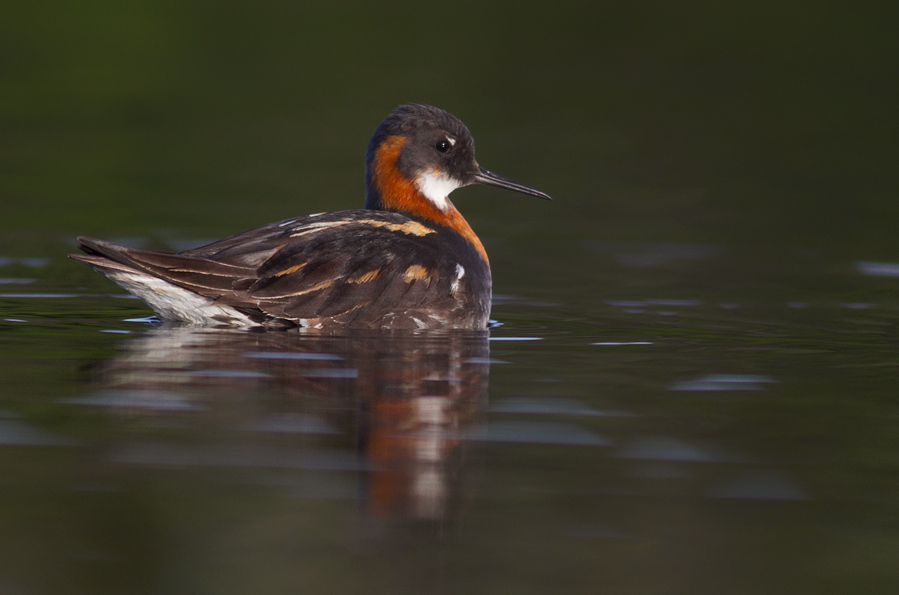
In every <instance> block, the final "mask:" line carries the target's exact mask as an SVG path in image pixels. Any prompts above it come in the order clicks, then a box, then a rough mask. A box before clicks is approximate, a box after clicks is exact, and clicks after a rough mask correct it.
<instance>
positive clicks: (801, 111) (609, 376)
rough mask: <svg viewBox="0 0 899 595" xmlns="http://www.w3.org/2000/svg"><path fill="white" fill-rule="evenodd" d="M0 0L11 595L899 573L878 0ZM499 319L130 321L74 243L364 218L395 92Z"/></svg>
mask: <svg viewBox="0 0 899 595" xmlns="http://www.w3.org/2000/svg"><path fill="white" fill-rule="evenodd" d="M2 12H3V15H2V18H0V90H2V93H0V513H2V514H0V593H15V594H19V593H24V594H32V593H35V594H42V593H67V594H69V593H90V594H99V593H110V594H112V593H116V594H119V593H247V592H259V593H296V592H306V593H335V592H337V593H353V592H375V593H382V592H383V593H421V592H435V593H634V594H647V593H709V594H712V593H738V594H740V593H772V592H773V593H821V592H835V593H843V592H845V593H850V592H851V593H869V592H870V593H875V592H876V593H879V592H894V591H895V590H896V589H897V588H899V564H897V560H899V430H897V427H899V425H897V424H899V344H897V330H899V329H897V325H899V297H897V296H899V235H897V234H896V233H895V230H896V222H897V220H899V201H897V200H896V198H897V190H899V174H897V171H899V170H897V168H896V167H895V164H896V163H897V160H899V159H897V158H899V154H897V153H899V151H897V146H899V145H897V143H896V140H895V139H896V138H897V137H899V126H897V118H896V116H895V111H896V110H895V106H896V105H899V100H897V99H899V97H897V78H896V76H895V72H896V71H897V66H899V64H897V61H899V51H897V48H896V41H895V30H896V18H895V17H896V16H897V15H896V9H895V8H894V7H893V6H892V5H887V4H884V5H882V6H877V5H876V4H875V5H868V6H866V7H855V8H852V9H851V10H850V9H848V8H847V9H836V8H826V7H822V6H821V5H820V4H817V3H805V2H794V3H790V4H788V5H783V4H775V3H771V4H761V5H760V4H756V5H753V7H752V8H748V7H736V6H735V7H725V6H715V5H710V4H704V3H692V4H686V5H684V4H679V5H670V6H669V5H668V4H666V3H653V2H644V3H632V4H627V5H620V6H617V5H603V4H597V3H583V4H577V3H572V4H560V5H552V6H545V5H543V6H540V5H533V6H532V5H515V6H514V7H513V6H508V5H504V4H501V3H485V2H481V3H461V4H456V5H452V6H449V5H441V7H440V8H434V9H432V8H428V7H425V6H423V5H411V4H410V5H401V4H397V5H391V6H377V7H376V6H374V5H368V4H357V3H340V4H338V5H335V6H328V5H326V4H319V5H315V6H306V5H302V4H295V5H286V4H281V3H256V4H253V5H246V6H244V5H240V4H235V5H228V4H222V3H198V2H192V3H164V2H153V3H149V2H147V3H132V4H128V5H127V6H125V5H118V4H109V5H104V4H103V3H96V4H91V5H89V6H88V5H83V4H75V5H70V4H65V3H58V4H53V3H41V5H40V6H38V5H29V4H20V5H19V6H17V7H4V8H3V9H2ZM406 101H421V102H428V103H432V104H435V105H438V106H440V107H443V108H445V109H448V110H450V111H452V112H454V113H455V114H456V115H458V116H459V117H460V118H462V119H463V120H464V121H465V122H466V123H467V124H468V125H469V127H470V128H471V129H472V131H473V133H474V135H475V137H476V139H477V141H478V157H479V161H480V162H481V163H482V164H484V165H485V166H486V167H488V168H490V169H492V170H494V171H497V172H498V173H501V174H504V175H508V176H511V177H513V178H515V179H518V180H520V181H522V182H525V183H528V184H533V185H534V186H536V187H538V188H541V189H542V190H545V191H547V192H549V193H550V194H552V195H553V196H554V197H555V198H556V200H555V201H554V202H553V203H545V202H543V201H539V200H529V199H527V198H525V197H520V196H516V195H513V194H508V193H503V192H501V191H498V190H494V189H489V188H466V189H462V190H460V191H458V192H456V193H454V194H453V200H454V202H455V204H456V205H457V206H458V207H459V208H460V210H462V212H463V213H464V214H465V215H466V217H467V218H468V219H469V221H470V223H471V224H472V226H473V227H474V228H475V230H476V231H477V232H478V234H479V235H480V236H481V238H482V239H483V240H484V243H485V245H486V247H487V250H488V251H489V253H490V257H491V263H492V266H493V270H494V281H495V291H496V293H497V295H496V296H495V298H496V299H495V304H494V310H493V318H495V319H496V320H498V321H499V322H500V323H502V325H501V326H498V327H496V328H493V329H491V331H490V333H489V336H488V335H478V334H451V335H439V336H415V337H408V336H386V337H385V336H372V335H351V336H347V337H330V338H317V337H311V336H303V337H301V336H298V335H296V334H292V333H237V332H216V331H198V330H191V329H184V328H166V327H162V326H159V325H156V324H151V323H148V322H146V321H144V320H142V319H143V318H145V317H147V316H149V315H150V312H149V310H147V309H146V307H144V306H143V304H142V303H141V302H140V301H138V300H134V299H127V298H126V297H125V296H123V295H122V294H121V293H120V290H119V289H118V288H117V287H115V286H114V285H112V284H111V283H109V282H108V281H106V280H105V279H104V278H103V277H102V276H100V275H98V274H96V273H94V272H92V271H91V270H89V269H88V268H87V267H84V266H81V265H78V264H77V263H74V262H72V261H69V260H67V259H66V257H65V255H66V254H67V253H68V252H69V251H70V250H72V249H73V246H74V240H73V238H74V236H75V235H78V234H86V235H95V236H98V237H105V238H109V239H126V240H129V241H132V242H135V243H137V244H143V245H145V246H147V247H158V248H165V249H181V248H185V247H187V246H189V245H195V244H196V243H197V242H198V241H202V240H204V239H215V238H217V237H222V236H225V235H229V234H231V233H235V232H238V231H242V230H244V229H248V228H250V227H253V226H255V225H260V224H264V223H267V222H270V221H275V220H279V219H284V218H287V217H291V216H296V215H300V214H305V213H313V212H318V211H322V210H335V209H343V208H353V207H357V206H360V205H361V202H362V198H361V197H362V194H363V192H362V152H363V149H364V146H365V143H366V142H367V139H368V136H369V135H370V134H371V132H372V130H373V129H374V127H375V126H376V125H377V123H378V122H379V121H380V119H381V118H382V117H383V116H384V115H385V114H386V113H387V112H389V111H390V110H391V109H393V107H395V106H396V105H397V104H399V103H403V102H406Z"/></svg>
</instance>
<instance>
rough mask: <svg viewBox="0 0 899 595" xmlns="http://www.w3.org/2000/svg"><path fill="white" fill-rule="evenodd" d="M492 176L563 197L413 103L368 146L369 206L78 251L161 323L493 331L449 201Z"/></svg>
mask: <svg viewBox="0 0 899 595" xmlns="http://www.w3.org/2000/svg"><path fill="white" fill-rule="evenodd" d="M472 184H487V185H490V186H497V187H500V188H506V189H509V190H513V191H516V192H520V193H523V194H527V195H532V196H536V197H539V198H543V199H547V200H552V198H551V197H550V196H549V195H548V194H546V193H544V192H542V191H540V190H537V189H536V188H532V187H530V186H526V185H524V184H521V183H519V182H516V181H514V180H512V179H510V178H506V177H504V176H501V175H498V174H495V173H493V172H491V171H489V170H487V169H485V168H483V167H481V166H480V165H479V164H478V162H477V160H476V159H475V143H474V138H473V137H472V135H471V132H470V131H469V129H468V128H467V127H466V126H465V124H463V123H462V121H461V120H459V119H458V118H457V117H455V116H453V115H452V114H450V113H449V112H447V111H444V110H442V109H439V108H436V107H433V106H430V105H424V104H418V103H407V104H404V105H401V106H399V107H398V108H396V109H395V110H394V111H393V112H391V113H390V114H389V115H388V116H387V117H386V118H384V120H383V121H382V122H381V123H380V125H379V126H378V127H377V128H376V129H375V132H374V134H373V135H372V137H371V140H370V141H369V143H368V146H367V148H366V151H365V204H364V208H363V209H353V210H342V211H334V212H330V213H317V214H312V215H305V216H301V217H295V218H292V219H286V220H284V221H279V222H275V223H270V224H268V225H263V226H262V227H258V228H256V229H252V230H250V231H246V232H243V233H239V234H237V235H234V236H231V237H228V238H225V239H222V240H218V241H215V242H213V243H211V244H208V245H205V246H202V247H199V248H196V249H193V250H187V251H185V252H179V253H170V252H159V251H152V250H142V249H137V248H132V247H128V246H123V245H120V244H116V243H113V242H109V241H106V240H100V239H95V238H90V237H79V238H78V248H79V249H80V250H81V251H82V252H83V254H70V255H69V257H70V258H73V259H74V260H76V261H80V262H82V263H85V264H87V265H89V266H91V267H93V268H94V269H95V270H97V271H99V272H101V273H103V274H104V275H106V276H107V277H108V278H109V279H110V280H112V281H114V282H115V283H117V284H118V285H120V286H121V287H123V288H124V289H126V290H127V291H129V292H130V293H132V294H134V295H136V296H137V297H139V298H141V299H143V300H144V301H145V302H146V303H147V304H148V305H149V306H150V307H151V308H152V309H153V310H155V312H156V314H157V315H158V318H159V319H161V320H162V321H163V322H175V323H180V324H187V325H194V326H208V327H237V328H247V329H250V328H256V327H263V328H294V327H299V328H303V329H322V330H331V331H333V330H340V329H381V330H406V329H408V330H419V329H422V330H440V329H470V330H481V329H485V328H486V327H487V325H488V322H489V316H490V305H491V299H492V280H491V272H490V262H489V260H488V257H487V252H486V250H484V246H483V244H482V243H481V241H480V240H479V239H478V237H477V235H475V232H474V231H473V230H472V228H471V226H470V225H469V224H468V222H467V221H466V220H465V218H464V217H462V214H461V213H460V212H459V211H458V209H456V207H455V206H454V205H453V203H452V202H450V200H449V194H450V193H451V192H452V191H454V190H456V189H457V188H460V187H463V186H469V185H472Z"/></svg>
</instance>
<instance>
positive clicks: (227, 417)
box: [72, 326, 489, 522]
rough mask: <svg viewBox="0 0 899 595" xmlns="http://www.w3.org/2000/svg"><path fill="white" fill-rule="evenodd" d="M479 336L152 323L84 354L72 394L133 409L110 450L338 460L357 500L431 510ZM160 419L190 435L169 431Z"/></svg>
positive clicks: (465, 405)
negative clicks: (93, 383)
mask: <svg viewBox="0 0 899 595" xmlns="http://www.w3.org/2000/svg"><path fill="white" fill-rule="evenodd" d="M487 338H488V335H487V332H480V331H464V332H458V331H453V332H442V333H439V334H437V333H430V334H424V335H422V334H411V333H382V332H365V333H354V334H345V335H340V336H335V335H311V334H297V333H296V332H258V333H253V332H243V331H230V330H214V329H195V328H188V327H166V326H162V327H157V328H153V329H150V330H148V331H147V332H146V334H144V335H142V336H140V337H136V338H132V339H128V340H126V342H125V343H124V344H122V346H121V349H120V353H119V354H118V355H117V356H116V357H114V358H112V359H109V360H106V361H103V362H101V363H100V364H98V365H96V366H95V367H94V371H95V372H96V376H97V377H98V382H97V387H96V388H97V390H95V391H93V392H92V393H90V394H87V395H85V396H83V397H80V398H78V399H73V400H72V402H74V403H77V404H81V405H91V406H100V407H104V408H106V410H107V411H109V412H110V414H111V415H115V416H121V417H124V418H129V419H132V420H137V421H138V422H141V423H139V424H137V426H138V427H140V428H141V429H140V430H139V433H140V436H139V440H138V441H137V442H133V443H131V444H129V445H126V447H125V448H124V450H123V451H122V452H120V453H118V454H117V455H116V456H114V460H116V461H117V462H119V463H127V464H130V465H153V466H157V467H158V466H163V467H169V466H171V467H178V468H184V467H190V466H223V467H253V468H264V469H276V470H282V471H286V472H295V471H296V470H300V472H302V471H303V470H315V471H321V470H333V471H347V470H351V471H354V472H355V473H356V474H357V475H356V477H358V478H359V482H360V488H361V489H360V490H359V493H361V499H362V502H363V510H365V511H366V512H367V513H368V514H370V515H372V516H375V517H382V518H388V519H397V518H403V519H412V520H422V521H439V522H442V521H445V520H449V519H451V518H453V517H454V516H455V514H456V511H458V510H459V503H460V500H461V499H462V496H463V494H462V485H463V481H462V479H463V477H464V473H463V472H464V468H463V465H462V462H463V460H464V456H463V454H464V453H463V452H462V449H463V446H462V443H460V441H459V439H458V436H459V435H460V432H463V431H464V430H465V428H466V427H468V426H470V425H471V424H473V423H474V422H475V421H476V417H477V415H478V412H479V411H480V410H481V409H482V406H483V404H484V403H485V402H486V391H487V379H488V368H489V366H488V363H487V362H488V356H489V347H488V341H487ZM173 428H174V429H176V430H177V429H180V431H182V432H187V433H188V434H189V437H190V440H187V441H185V440H181V441H180V442H179V443H178V444H172V443H171V437H172V435H171V431H172V429H173ZM136 431H137V430H136ZM166 431H167V432H169V433H166ZM162 436H165V437H166V438H168V442H162V441H161V437H162ZM185 442H187V443H189V444H190V446H182V445H181V444H183V443H185ZM327 491H328V488H327V486H324V487H323V490H322V492H327Z"/></svg>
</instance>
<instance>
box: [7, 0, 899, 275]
mask: <svg viewBox="0 0 899 595" xmlns="http://www.w3.org/2000/svg"><path fill="white" fill-rule="evenodd" d="M897 6H899V5H896V4H894V3H866V4H856V5H852V6H843V5H840V4H827V3H820V2H802V1H794V2H787V3H782V2H777V3H775V2H762V3H751V4H745V3H744V4H737V3H716V2H690V3H667V2H645V1H644V2H630V3H603V2H561V3H552V4H547V3H502V2H483V1H481V2H456V3H441V4H428V3H377V4H374V3H364V2H332V3H308V2H306V3H303V2H298V3H289V2H255V3H252V4H248V3H237V2H230V3H229V2H164V1H153V2H140V1H138V2H124V3H119V2H41V3H14V4H7V5H6V6H5V7H4V8H3V9H2V12H3V18H2V19H0V88H2V93H0V201H2V218H0V250H2V253H3V254H7V255H13V256H16V255H18V256H34V255H36V254H37V255H52V256H61V255H62V254H64V253H65V251H67V250H68V249H69V248H68V246H63V245H62V244H61V242H60V239H61V238H71V237H72V236H74V235H77V234H86V235H98V236H102V237H112V238H123V237H141V238H148V239H149V240H150V245H157V246H160V247H166V244H165V241H166V240H171V239H184V238H190V239H198V238H200V239H202V238H206V239H214V238H217V237H221V236H224V235H230V234H232V233H236V232H238V231H242V230H244V229H248V228H250V227H253V226H256V225H260V224H263V223H267V222H270V221H276V220H279V219H284V218H287V217H291V216H296V215H301V214H306V213H312V212H318V211H322V210H337V209H344V208H354V207H358V206H361V204H362V196H363V188H362V172H363V164H362V153H363V150H364V146H365V143H366V142H367V140H368V137H369V135H370V134H371V132H372V131H373V130H374V128H375V126H376V125H377V124H378V122H379V121H380V119H381V118H382V117H383V116H384V115H385V114H386V113H388V112H389V111H390V110H391V109H393V108H394V107H395V106H396V105H398V104H400V103H403V102H407V101H417V102H425V103H431V104H434V105H437V106H439V107H442V108H445V109H447V110H449V111H451V112H453V113H455V114H456V115H458V116H459V117H460V118H462V119H463V121H465V122H466V123H467V124H468V126H469V127H470V128H471V129H472V131H473V132H474V134H475V137H476V138H477V140H478V147H479V153H478V156H479V159H480V161H481V163H482V164H484V165H485V166H486V167H489V168H490V169H493V170H494V171H497V172H499V173H502V174H505V175H507V176H510V177H513V178H516V179H519V180H521V181H523V182H526V183H529V184H532V185H534V186H536V187H539V188H541V189H543V190H545V191H547V192H549V193H550V194H552V195H553V196H554V197H556V201H555V202H554V203H552V204H546V203H542V202H540V201H534V200H529V199H526V198H524V197H521V196H517V195H514V194H511V193H504V192H501V191H497V190H495V189H487V188H471V189H465V190H462V191H459V192H457V193H456V194H454V196H453V199H454V201H455V202H456V204H457V205H458V206H459V207H460V209H461V210H462V211H463V213H465V215H466V216H467V217H468V218H469V220H470V222H471V223H472V225H473V227H474V228H475V230H476V231H477V232H478V233H479V234H480V235H481V236H482V238H484V239H485V243H487V245H488V249H489V250H490V252H491V257H492V259H493V262H494V269H495V272H496V275H497V281H498V287H499V288H500V290H502V288H503V287H504V284H508V285H509V286H513V287H515V286H523V285H526V284H527V283H529V282H531V281H532V280H533V275H534V272H535V271H538V272H539V273H540V274H541V275H543V276H545V277H547V278H551V279H552V280H553V281H554V282H558V283H562V284H564V283H566V281H567V282H569V283H570V281H571V278H572V277H575V278H577V277H578V276H580V275H581V273H580V272H579V271H578V269H577V267H574V268H572V267H571V266H568V267H565V266H561V267H560V263H566V262H568V263H574V261H576V260H578V258H579V255H580V254H581V253H582V252H583V250H584V247H583V241H584V240H596V239H602V240H627V241H652V242H691V243H711V244H727V245H737V246H747V245H748V246H753V247H755V248H754V249H758V250H761V251H762V252H759V254H761V253H763V251H764V250H770V251H771V252H772V254H774V255H775V256H774V257H772V258H775V259H776V258H777V256H776V255H779V254H781V253H782V252H783V251H784V250H786V249H794V248H801V249H806V250H816V251H819V252H824V253H829V254H831V255H838V256H839V257H840V258H844V259H849V260H856V259H861V260H865V259H867V260H890V259H899V236H897V234H896V233H895V222H896V220H897V218H899V201H897V200H896V198H897V196H896V194H897V188H899V173H897V171H899V168H897V167H896V165H895V164H896V162H897V157H899V148H897V147H899V144H897V142H896V138H897V133H899V125H897V115H896V112H897V109H896V107H897V105H899V102H897V86H899V83H897V80H899V77H897V73H899V51H897V43H896V37H897V35H896V31H897V30H899V29H897V26H896V25H897V19H896V17H897V13H899V8H897ZM68 243H69V245H71V240H70V239H69V241H68ZM169 247H171V246H169ZM76 268H77V267H76ZM76 268H73V267H72V263H66V268H65V271H73V272H71V273H68V272H63V269H60V271H59V272H58V273H57V276H58V277H59V278H66V277H67V275H69V274H71V275H74V276H75V279H77V280H78V281H84V280H86V279H87V278H88V276H89V274H90V272H89V271H88V270H86V269H85V270H84V271H80V270H79V271H78V272H74V271H75V270H76Z"/></svg>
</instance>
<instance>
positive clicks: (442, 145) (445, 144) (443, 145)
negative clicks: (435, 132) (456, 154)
mask: <svg viewBox="0 0 899 595" xmlns="http://www.w3.org/2000/svg"><path fill="white" fill-rule="evenodd" d="M451 146H452V145H451V144H450V142H449V141H448V140H447V139H445V138H442V139H440V140H439V141H437V144H436V145H434V148H435V149H437V150H438V151H440V152H441V153H446V152H447V151H449V148H450V147H451Z"/></svg>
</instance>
